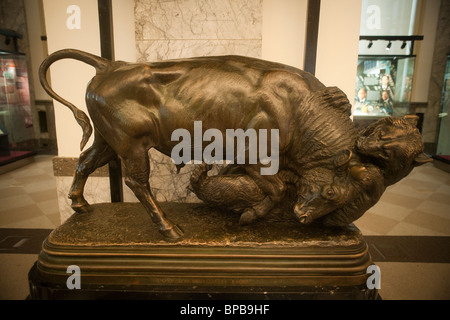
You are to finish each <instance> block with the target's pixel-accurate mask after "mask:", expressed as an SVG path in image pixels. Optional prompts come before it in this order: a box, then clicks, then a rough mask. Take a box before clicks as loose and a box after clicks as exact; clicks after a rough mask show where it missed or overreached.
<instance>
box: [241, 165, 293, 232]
mask: <svg viewBox="0 0 450 320" xmlns="http://www.w3.org/2000/svg"><path fill="white" fill-rule="evenodd" d="M260 169H261V166H259V165H248V166H245V171H246V172H247V174H248V175H249V176H250V177H251V178H252V179H253V180H254V181H255V183H256V184H257V185H258V187H259V188H261V190H262V191H263V192H264V193H265V194H266V195H267V196H266V197H265V198H264V199H263V200H262V201H261V202H259V203H258V204H256V205H255V206H253V208H248V209H247V210H245V211H244V213H242V215H241V218H240V220H239V224H240V225H247V224H250V223H252V222H253V221H255V220H257V219H259V218H261V217H263V216H265V215H266V214H267V213H269V212H270V210H272V209H273V208H274V207H275V205H276V204H277V203H279V202H280V201H281V200H283V198H284V197H285V195H286V189H287V186H286V184H285V183H284V182H283V181H282V180H281V179H280V177H279V176H278V175H261V173H260V172H261V171H260Z"/></svg>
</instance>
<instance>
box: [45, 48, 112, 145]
mask: <svg viewBox="0 0 450 320" xmlns="http://www.w3.org/2000/svg"><path fill="white" fill-rule="evenodd" d="M62 59H75V60H78V61H81V62H84V63H87V64H89V65H91V66H93V67H94V68H95V70H96V72H97V73H99V72H102V71H104V70H106V69H107V68H108V66H109V64H110V63H111V61H109V60H107V59H104V58H101V57H98V56H95V55H93V54H90V53H87V52H84V51H80V50H75V49H64V50H60V51H56V52H54V53H52V54H51V55H49V56H48V57H47V58H46V59H45V60H44V61H43V62H42V64H41V66H40V68H39V79H40V81H41V85H42V87H43V88H44V90H45V91H46V92H47V93H48V94H49V95H50V96H51V97H52V98H53V99H55V100H56V101H58V102H60V103H62V104H64V105H65V106H67V107H68V108H69V109H70V110H71V111H72V113H73V115H74V117H75V119H76V120H77V122H78V124H79V125H80V126H81V128H82V129H83V138H82V139H81V143H80V148H81V150H83V148H84V146H85V145H86V143H87V142H88V140H89V137H90V136H91V134H92V126H91V123H90V120H89V117H88V116H87V115H86V114H85V113H84V112H83V111H81V110H80V109H78V108H77V107H75V106H74V105H73V104H72V103H70V102H69V101H67V100H65V99H63V98H62V97H60V96H59V95H58V94H57V93H56V92H55V91H53V89H52V87H51V86H50V84H49V83H48V79H47V70H48V68H49V67H50V66H51V65H52V64H53V63H54V62H56V61H58V60H62Z"/></svg>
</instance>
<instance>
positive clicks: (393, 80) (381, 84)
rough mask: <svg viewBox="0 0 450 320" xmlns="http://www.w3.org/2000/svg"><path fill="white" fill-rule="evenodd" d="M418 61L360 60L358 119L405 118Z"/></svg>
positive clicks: (356, 116) (372, 57)
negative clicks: (415, 66) (415, 65)
mask: <svg viewBox="0 0 450 320" xmlns="http://www.w3.org/2000/svg"><path fill="white" fill-rule="evenodd" d="M414 64H415V57H413V56H409V57H399V56H359V57H358V69H357V75H356V90H355V101H354V110H353V115H354V118H355V119H361V118H371V119H375V118H382V117H386V116H403V115H405V114H407V113H408V112H409V103H410V99H411V89H412V80H413V74H414Z"/></svg>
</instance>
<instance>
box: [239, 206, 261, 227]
mask: <svg viewBox="0 0 450 320" xmlns="http://www.w3.org/2000/svg"><path fill="white" fill-rule="evenodd" d="M256 219H258V217H257V216H256V214H255V210H253V209H247V210H245V211H244V213H242V214H241V218H240V219H239V225H241V226H246V225H249V224H250V223H252V222H253V221H255V220H256Z"/></svg>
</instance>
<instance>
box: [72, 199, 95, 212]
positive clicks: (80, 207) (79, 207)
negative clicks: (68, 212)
mask: <svg viewBox="0 0 450 320" xmlns="http://www.w3.org/2000/svg"><path fill="white" fill-rule="evenodd" d="M71 207H72V209H73V210H74V211H75V212H77V213H88V212H91V211H92V207H91V206H90V205H89V204H88V203H87V202H86V203H85V204H76V205H72V206H71Z"/></svg>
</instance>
